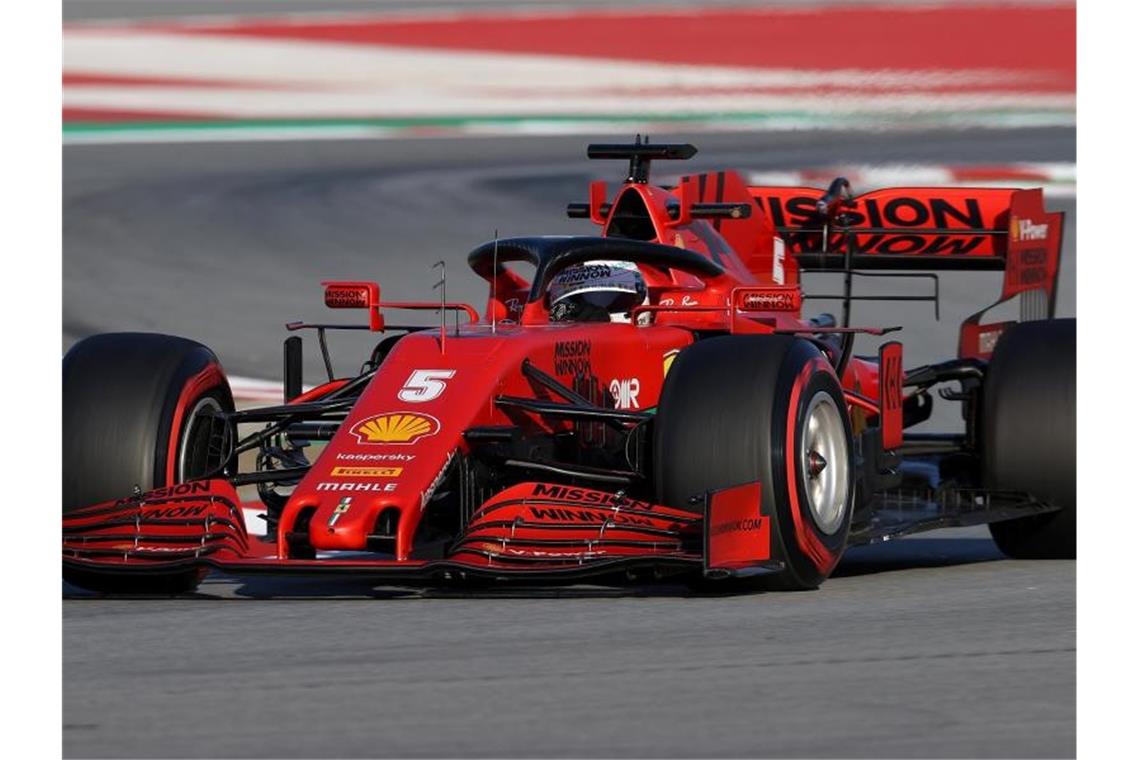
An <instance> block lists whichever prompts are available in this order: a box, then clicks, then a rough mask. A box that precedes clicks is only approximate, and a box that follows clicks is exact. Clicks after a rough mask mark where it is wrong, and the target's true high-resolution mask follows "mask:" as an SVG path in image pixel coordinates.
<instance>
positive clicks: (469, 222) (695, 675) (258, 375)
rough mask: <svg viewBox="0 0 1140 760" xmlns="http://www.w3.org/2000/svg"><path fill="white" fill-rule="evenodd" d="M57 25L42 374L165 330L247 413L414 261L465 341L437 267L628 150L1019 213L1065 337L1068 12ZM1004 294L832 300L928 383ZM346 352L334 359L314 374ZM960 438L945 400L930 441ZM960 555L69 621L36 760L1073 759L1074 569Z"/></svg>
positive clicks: (473, 293)
mask: <svg viewBox="0 0 1140 760" xmlns="http://www.w3.org/2000/svg"><path fill="white" fill-rule="evenodd" d="M63 14H64V29H63V42H64V57H63V82H64V96H63V118H64V128H63V166H64V176H63V195H64V201H63V203H64V208H63V224H64V230H63V232H64V237H63V244H64V250H63V297H64V299H63V301H64V314H63V317H64V320H63V321H64V334H63V349H64V350H66V349H67V348H68V347H69V346H70V345H71V344H72V343H74V342H75V341H76V340H78V339H80V338H82V337H84V336H86V335H90V334H93V333H97V332H104V331H113V330H143V331H156V332H166V333H172V334H177V335H184V336H186V337H190V338H194V339H197V340H199V341H201V342H203V343H206V344H207V345H209V346H211V347H212V348H213V349H214V350H215V351H216V352H217V354H218V355H219V357H220V358H221V360H222V363H223V365H224V366H225V368H226V369H227V371H228V372H229V373H230V374H231V375H232V376H234V382H235V389H236V390H237V391H238V392H239V395H240V396H241V397H242V398H243V399H244V400H246V401H253V400H268V399H271V398H272V397H273V396H274V395H275V394H279V391H278V390H277V388H278V385H279V382H280V376H281V341H282V340H283V339H284V338H285V337H286V335H287V333H286V332H285V330H284V323H285V322H287V321H290V320H294V319H299V318H307V319H320V318H327V317H328V316H329V315H328V314H327V312H326V310H325V309H324V306H323V305H322V300H321V288H320V285H319V283H320V281H321V280H322V279H330V278H344V279H367V280H377V281H379V282H380V283H381V287H382V289H383V293H384V295H385V296H386V297H389V298H399V299H409V300H411V299H428V298H433V297H434V293H433V291H432V289H431V286H432V284H433V283H434V282H435V281H436V279H437V278H438V271H433V270H432V269H431V267H432V264H434V263H435V262H436V261H439V260H441V259H442V260H444V261H445V262H447V264H448V270H447V271H448V294H449V297H452V298H455V299H458V300H465V301H469V302H471V303H473V304H476V305H477V306H479V307H480V308H481V306H482V304H483V302H484V299H485V295H486V294H485V285H484V284H483V283H482V281H481V280H479V279H477V278H476V277H475V276H474V275H473V274H471V273H470V272H468V271H467V270H466V265H465V260H466V254H467V252H468V251H469V250H470V249H472V248H474V247H475V246H476V245H478V244H479V243H481V242H483V241H485V240H488V239H490V238H491V237H492V236H493V235H494V234H495V233H496V231H497V232H498V234H499V235H500V236H504V237H505V236H512V235H523V234H563V233H578V234H591V233H592V232H593V230H594V228H593V227H592V226H591V225H590V224H589V223H588V222H586V221H582V220H570V219H567V218H566V217H565V204H566V203H567V202H571V201H584V200H586V188H587V184H588V182H589V181H590V180H592V179H606V180H608V181H612V182H615V183H616V182H618V181H620V180H621V179H622V178H623V176H624V174H623V170H624V167H623V166H621V165H616V164H612V163H608V162H607V163H599V162H590V161H587V160H586V157H585V145H586V143H587V142H589V141H591V140H605V141H617V140H622V141H625V140H628V139H631V138H632V137H633V135H634V134H636V133H640V134H643V135H644V134H648V135H650V136H651V137H652V138H653V140H654V141H670V142H692V143H694V144H696V145H697V146H698V148H699V149H700V153H699V154H698V155H697V157H696V158H695V159H694V160H693V161H692V162H690V163H689V164H687V165H686V167H685V171H688V170H690V169H714V168H717V169H719V168H732V169H737V170H739V171H740V172H742V173H743V174H744V175H745V176H748V177H752V178H754V179H756V180H757V181H764V182H771V183H778V182H788V183H795V184H809V185H816V186H819V187H825V186H826V184H827V183H828V181H829V180H830V179H831V178H832V177H834V176H837V175H841V174H842V175H844V176H847V177H849V178H850V179H851V180H852V183H853V185H854V187H855V190H856V192H860V191H863V190H869V189H872V188H875V187H881V186H886V185H927V184H930V185H946V184H971V185H976V184H995V185H1002V186H1010V185H1012V186H1022V187H1038V186H1040V187H1044V188H1045V192H1046V205H1047V207H1048V208H1050V209H1052V210H1062V211H1065V212H1067V214H1068V217H1067V220H1066V240H1065V245H1064V252H1063V258H1062V261H1063V270H1062V275H1061V281H1060V298H1059V314H1060V315H1061V316H1071V315H1074V314H1075V309H1076V303H1075V271H1076V269H1075V268H1076V261H1077V257H1078V254H1079V252H1078V251H1077V249H1076V244H1075V235H1074V231H1075V227H1076V221H1077V218H1076V200H1075V198H1076V170H1075V156H1076V145H1075V125H1076V117H1075V81H1076V37H1075V27H1076V12H1075V6H1074V4H1073V3H1072V2H1053V1H1035V0H1017V1H1015V2H1004V1H1002V2H999V1H998V0H993V1H992V2H991V1H987V0H979V1H978V2H964V1H961V2H959V1H949V0H947V1H944V2H939V3H936V4H931V3H926V2H908V1H907V0H873V1H868V2H861V1H859V0H846V1H844V0H799V1H795V0H781V1H780V2H728V1H727V0H726V1H725V2H696V1H694V0H688V1H684V2H682V1H680V0H678V1H675V2H673V1H670V0H653V1H651V2H643V1H641V0H576V1H573V0H551V1H550V2H547V1H545V0H525V1H524V0H451V1H447V0H439V1H436V0H423V1H422V2H415V1H412V0H387V1H386V0H358V1H357V2H344V1H340V0H329V1H327V2H318V1H316V0H232V1H228V2H226V1H223V0H64V3H63ZM655 171H656V172H658V175H657V176H659V177H660V178H661V179H663V180H666V179H668V177H669V175H670V173H671V172H672V174H673V175H674V176H675V175H676V173H677V172H678V171H679V170H678V169H677V168H676V167H671V166H667V165H660V164H659V165H658V166H656V167H655ZM807 286H808V288H809V290H811V289H815V290H817V291H824V290H828V291H829V292H834V291H833V290H831V288H833V287H834V284H833V283H829V282H827V280H826V279H825V278H822V277H819V276H816V278H815V279H813V280H811V281H809V282H808V283H807ZM864 287H865V290H864V292H874V290H873V288H874V286H873V285H866V286H864ZM891 287H892V290H895V289H896V288H897V285H895V284H893V283H892V284H891ZM999 290H1000V274H998V273H981V274H957V273H948V274H946V275H944V276H943V278H942V296H943V302H942V319H941V320H940V321H935V319H934V314H933V309H932V308H931V306H930V305H929V304H905V303H904V304H899V303H894V304H874V303H858V304H856V305H855V307H854V311H853V323H854V324H869V325H882V324H892V325H894V324H897V325H904V326H905V328H906V329H905V330H904V332H903V333H902V340H903V341H904V343H905V346H906V357H905V358H906V364H907V365H908V366H914V365H917V364H921V363H925V362H928V361H933V360H938V359H940V358H945V357H947V356H950V355H952V354H953V352H954V351H955V347H956V336H957V326H958V323H959V322H960V321H961V319H962V318H963V317H965V316H966V315H968V314H970V313H972V312H974V311H976V310H978V309H980V308H982V307H984V306H986V305H988V304H989V303H991V302H992V301H994V300H996V298H997V295H998V292H999ZM896 292H897V291H896ZM809 303H810V304H811V308H812V310H813V311H826V310H837V309H838V304H825V303H822V302H818V301H812V302H809ZM334 316H343V315H334ZM426 321H427V322H430V321H431V319H430V318H428V319H427V320H426ZM370 342H371V341H370V338H369V336H367V335H364V336H359V335H350V336H342V335H335V336H332V338H331V346H332V351H333V359H334V362H335V363H336V367H337V369H338V371H339V372H341V373H349V372H354V371H355V370H356V369H357V368H358V366H359V364H360V362H361V361H362V360H363V359H364V358H365V357H366V356H367V352H368V350H369V349H370V347H371V346H370ZM861 348H864V349H870V348H873V346H867V345H864V346H862V347H861ZM306 351H307V355H306V360H307V363H306V379H307V380H308V381H310V382H316V381H318V380H319V379H320V376H321V374H322V372H323V370H322V369H321V364H320V360H319V356H318V353H317V351H316V350H315V346H311V345H309V346H307V347H306ZM957 415H958V410H957V407H956V406H955V405H951V404H943V405H942V407H941V409H940V410H939V411H936V415H935V417H934V419H933V420H932V421H931V422H930V423H928V425H929V426H933V427H936V428H938V429H947V428H953V427H955V426H957V425H959V424H960V420H959V419H958V416H957ZM955 535H962V534H955ZM964 535H965V536H966V537H965V538H955V539H946V538H942V537H940V536H939V535H938V534H934V535H933V536H931V537H924V538H921V539H919V538H916V539H913V540H907V541H902V542H899V543H898V545H891V546H883V547H874V548H871V549H867V550H856V551H854V552H852V553H850V556H849V557H848V558H847V559H845V561H844V564H843V565H841V567H840V570H839V572H838V573H837V577H836V578H834V579H832V580H831V581H830V582H829V583H828V585H827V586H826V587H825V589H826V591H823V592H819V593H817V594H808V595H791V596H790V597H789V596H783V597H780V598H773V597H771V596H769V597H766V598H749V599H727V600H723V599H722V600H716V599H711V600H709V599H705V600H684V601H680V600H676V599H660V598H656V599H639V598H621V599H617V600H611V599H605V600H603V601H598V600H597V599H596V598H594V599H586V600H570V599H555V600H550V601H543V600H537V601H536V600H524V601H518V602H510V601H501V600H500V601H495V602H490V601H488V600H485V599H483V600H477V601H473V602H468V601H450V602H435V603H434V604H435V606H432V605H431V604H430V603H429V604H427V605H425V606H416V607H411V608H409V607H408V606H406V605H405V606H403V607H400V606H398V605H396V606H389V605H382V606H384V607H385V609H384V610H383V611H382V612H381V611H377V610H375V609H369V608H367V607H363V608H362V607H359V606H358V607H351V608H350V607H344V606H341V607H337V606H324V607H320V608H319V609H318V608H315V607H309V606H303V605H302V606H295V607H288V606H278V605H272V606H262V607H258V608H254V609H255V610H256V613H255V614H250V613H249V612H244V611H240V610H239V611H234V610H233V608H232V607H226V606H224V605H222V606H217V607H214V606H211V607H209V608H207V609H208V610H209V615H208V616H207V617H208V624H207V622H206V618H203V617H201V615H202V612H201V609H203V608H195V609H190V608H187V607H185V606H176V607H171V606H169V603H162V602H156V603H140V604H126V603H122V602H119V603H111V602H108V603H105V604H103V603H101V605H83V604H82V603H73V606H71V607H68V608H66V611H65V622H64V628H65V647H64V651H65V730H64V737H65V752H66V753H67V754H69V755H76V754H78V755H85V756H91V755H96V756H100V755H112V756H116V755H117V756H123V755H141V756H160V755H163V754H166V753H174V754H180V755H182V756H187V755H189V756H199V755H214V754H220V755H223V756H256V755H257V754H269V755H272V756H293V755H302V756H368V755H377V754H398V755H403V756H412V755H419V754H424V753H426V754H433V755H440V754H442V755H457V754H470V753H475V754H489V755H491V756H506V755H519V754H524V755H531V756H533V755H545V754H559V755H578V756H582V755H597V754H602V755H621V754H635V755H636V754H640V755H646V754H647V755H654V756H666V755H687V756H706V755H735V756H741V755H756V754H775V755H780V756H799V755H809V756H837V755H838V756H855V755H863V754H869V755H873V756H932V755H937V756H977V755H994V756H1034V755H1061V756H1064V755H1071V754H1072V753H1073V751H1074V748H1075V744H1074V742H1075V739H1074V737H1075V724H1074V694H1073V684H1074V682H1075V669H1074V662H1075V633H1074V625H1075V622H1074V610H1075V602H1074V589H1073V576H1074V572H1075V571H1074V566H1073V563H1039V564H1032V565H1030V564H1027V563H1013V562H992V561H991V560H996V559H999V558H1000V555H999V554H998V553H997V552H996V550H995V549H994V547H993V545H992V543H991V542H990V540H989V539H988V537H987V536H988V534H986V532H985V530H984V529H982V530H981V531H974V532H972V533H971V532H968V531H967V532H966V533H965V534H964ZM941 565H953V566H954V567H951V568H947V567H939V569H938V570H937V571H936V572H933V573H931V572H930V571H929V570H928V569H929V568H931V567H935V566H941ZM884 570H891V571H892V572H883V571H884ZM210 588H211V587H210V586H209V585H208V586H207V587H206V589H207V592H209V591H210ZM213 588H214V593H217V594H220V595H222V596H226V595H229V596H233V595H238V596H241V595H254V596H256V595H257V594H258V591H257V590H256V589H253V590H252V591H251V590H242V589H238V590H237V591H236V592H235V591H234V590H233V589H232V588H231V587H228V586H225V587H223V586H215V587H213ZM357 591H359V590H357ZM441 604H442V606H440V605H441ZM115 605H120V606H118V607H116V606H115ZM599 605H601V606H599ZM128 620H136V621H137V622H138V625H135V624H128V623H127V622H125V621H128ZM266 630H271V631H272V632H273V635H272V636H269V637H266V636H265V631H266ZM378 631H379V632H378ZM223 638H224V639H225V641H224V642H223V640H222V639H223ZM111 642H115V646H116V647H120V646H121V645H122V644H121V642H129V644H130V646H129V647H128V648H129V650H130V651H131V652H132V658H134V659H132V660H131V661H130V662H129V663H128V662H127V661H126V660H120V659H116V658H115V657H108V656H107V654H106V652H107V649H106V646H110V643H111ZM172 643H173V644H174V645H175V646H173V647H172V646H171V644H172ZM412 643H415V644H416V646H412ZM647 643H648V644H651V645H652V646H649V647H646V646H643V644H647ZM235 646H236V647H237V649H236V650H233V647H235ZM253 650H256V651H253ZM170 651H177V652H180V653H181V654H180V655H179V656H180V657H182V658H183V659H184V662H183V665H181V666H176V664H172V661H171V660H170V659H169V657H168V655H167V654H164V653H167V652H170ZM220 651H226V652H228V654H227V655H226V656H225V657H223V658H221V659H219V658H218V654H217V653H218V652H220ZM298 652H303V653H305V655H304V656H303V657H302V658H301V659H303V660H304V661H305V662H304V663H302V662H294V661H293V660H294V659H295V658H296V656H297V653H298ZM587 652H588V653H589V654H588V656H585V653H587ZM362 653H366V659H367V661H366V662H362V660H361V654H362ZM852 653H857V654H852ZM872 654H873V656H871V655H872ZM571 655H573V656H574V657H572V656H571ZM580 656H584V659H575V657H580ZM314 658H315V659H314ZM309 660H314V663H309ZM316 660H320V663H316V662H315V661H316ZM307 663H309V664H307ZM681 663H684V668H682V669H680V670H678V669H676V668H675V667H674V666H676V665H679V664H681ZM172 668H173V670H172ZM180 668H181V669H180ZM172 674H175V675H177V678H176V679H174V680H177V682H178V684H179V686H178V687H177V688H176V687H174V686H170V685H168V684H170V683H173V682H174V681H173V680H171V679H172V678H173V676H172ZM235 674H236V675H235ZM385 679H397V680H398V682H399V683H401V684H402V686H401V697H400V700H401V701H400V702H399V705H400V708H399V709H396V703H395V702H393V701H392V699H394V698H395V697H393V696H391V694H390V693H387V692H385V693H384V694H388V695H387V696H385V695H384V694H381V692H378V691H376V684H378V683H382V682H385ZM298 684H304V687H303V688H302V687H301V686H298ZM220 686H224V687H225V688H226V689H231V688H232V689H233V694H235V695H236V696H235V700H234V701H233V702H232V703H231V704H229V705H227V707H226V709H225V711H224V712H225V715H219V714H218V711H217V710H209V709H206V708H205V707H204V705H207V704H210V703H211V699H212V695H213V694H214V692H215V690H216V689H218V688H219V687H220ZM100 705H102V706H100ZM116 705H118V706H119V707H122V706H130V710H129V711H128V712H129V713H130V714H129V715H126V714H124V713H123V712H122V710H119V709H117V708H116ZM170 715H182V716H184V717H186V716H197V717H196V718H195V719H194V720H188V721H187V720H184V721H181V722H179V724H178V725H177V726H172V725H171V723H170V720H169V716H170ZM140 716H142V717H143V718H146V717H148V716H149V717H151V718H153V721H151V720H146V719H143V720H140V719H139V718H140ZM758 716H767V717H766V718H763V719H761V718H759V717H758ZM207 722H208V723H209V725H210V730H209V731H204V730H203V728H202V727H203V726H204V725H206V723H207ZM68 724H70V725H72V728H71V729H68V727H67V725H68ZM76 726H78V728H76ZM83 726H89V728H83ZM250 728H254V729H271V730H266V731H265V734H264V735H262V736H257V735H253V736H251V734H250V731H249V730H248V729H250ZM255 734H256V732H255Z"/></svg>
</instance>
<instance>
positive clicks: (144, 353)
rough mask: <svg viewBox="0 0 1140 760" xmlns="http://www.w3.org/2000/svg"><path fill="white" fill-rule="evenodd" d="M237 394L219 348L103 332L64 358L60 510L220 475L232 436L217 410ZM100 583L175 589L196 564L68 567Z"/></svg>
mask: <svg viewBox="0 0 1140 760" xmlns="http://www.w3.org/2000/svg"><path fill="white" fill-rule="evenodd" d="M233 409H234V402H233V396H232V395H231V393H230V387H229V382H228V381H227V380H226V376H225V372H224V371H223V370H222V367H221V364H220V363H219V362H218V358H217V357H216V356H215V355H214V353H213V352H212V351H210V349H208V348H206V347H205V346H203V345H201V344H200V343H195V342H194V341H191V340H186V339H185V338H176V337H172V336H169V335H157V334H151V333H108V334H104V335H95V336H92V337H90V338H86V339H84V340H82V341H80V342H79V343H76V344H75V345H74V346H73V347H72V348H71V350H70V351H68V352H67V355H66V356H65V357H64V360H63V431H62V432H63V513H64V514H65V515H66V514H67V513H68V512H71V511H73V510H75V509H79V508H81V507H87V506H91V505H93V504H98V503H100V502H103V501H108V500H111V499H116V498H121V497H124V496H130V495H131V494H132V493H133V492H134V491H135V489H136V488H137V489H139V490H141V491H149V490H151V489H154V488H162V487H164V486H169V485H173V484H175V483H181V482H185V481H188V480H195V479H198V478H203V477H212V476H216V475H219V474H220V473H221V471H222V470H223V468H224V467H225V465H226V463H227V461H228V459H229V457H230V448H231V445H232V440H231V438H230V435H231V432H232V430H231V428H230V426H229V424H228V423H226V422H224V421H223V420H221V419H219V418H218V416H217V415H218V414H219V413H225V412H232V411H233ZM64 578H65V580H67V581H69V582H71V583H74V584H75V585H78V586H82V587H84V588H89V589H92V590H97V591H111V592H156V591H158V592H161V591H165V592H178V591H185V590H188V589H189V588H192V587H193V586H194V585H196V584H197V582H198V580H200V578H199V576H198V574H197V573H195V572H190V573H176V574H172V575H168V576H160V577H149V576H148V577H146V578H142V579H139V578H135V579H118V578H115V577H114V576H108V577H103V576H101V575H99V574H97V573H91V572H78V571H73V572H67V573H65V574H64Z"/></svg>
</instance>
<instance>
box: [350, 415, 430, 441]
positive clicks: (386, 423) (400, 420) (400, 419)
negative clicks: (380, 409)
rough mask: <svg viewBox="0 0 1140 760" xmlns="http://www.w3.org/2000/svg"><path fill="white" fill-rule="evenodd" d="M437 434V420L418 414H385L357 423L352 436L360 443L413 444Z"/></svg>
mask: <svg viewBox="0 0 1140 760" xmlns="http://www.w3.org/2000/svg"><path fill="white" fill-rule="evenodd" d="M438 432H439V420H437V419H436V418H435V417H432V416H431V415H430V414H420V413H419V412H387V413H385V414H377V415H374V416H372V417H369V418H367V419H365V420H362V421H361V422H359V423H357V425H356V427H354V428H352V433H353V435H355V436H356V439H357V440H358V441H360V442H361V443H372V444H376V443H394V444H409V443H415V442H416V441H418V440H420V439H421V438H426V437H427V436H429V435H435V434H436V433H438Z"/></svg>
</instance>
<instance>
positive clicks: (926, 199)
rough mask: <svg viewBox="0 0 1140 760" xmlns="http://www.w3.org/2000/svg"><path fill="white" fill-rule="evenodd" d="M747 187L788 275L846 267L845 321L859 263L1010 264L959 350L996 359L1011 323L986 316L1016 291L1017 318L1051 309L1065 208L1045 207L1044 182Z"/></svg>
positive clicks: (965, 326) (928, 267)
mask: <svg viewBox="0 0 1140 760" xmlns="http://www.w3.org/2000/svg"><path fill="white" fill-rule="evenodd" d="M748 192H749V194H750V195H751V196H752V198H753V200H754V201H755V202H756V203H757V205H759V206H760V208H762V209H763V210H764V211H765V213H766V214H767V216H768V217H769V218H770V219H771V221H772V223H773V227H774V228H775V231H776V233H777V235H778V236H779V237H780V238H781V239H782V240H783V242H784V246H785V249H786V251H787V253H788V254H789V255H788V256H787V259H788V267H789V268H790V269H792V270H794V271H792V272H790V273H789V274H790V275H791V276H790V277H789V280H790V281H792V282H795V281H797V280H798V273H799V272H801V271H802V272H812V271H815V272H838V273H844V274H846V275H847V277H845V283H844V294H843V296H842V298H843V299H844V314H845V320H844V322H845V323H846V315H847V313H848V311H849V305H850V301H851V300H858V297H855V296H852V294H851V279H852V276H857V275H859V274H861V273H862V272H861V271H860V270H866V271H867V272H868V274H869V273H871V272H875V271H878V272H882V271H885V270H922V271H928V272H938V271H985V270H990V271H1002V272H1004V273H1005V276H1004V279H1003V283H1002V291H1001V296H1000V298H999V299H998V300H997V301H996V302H994V303H993V304H991V305H990V306H987V307H986V308H985V309H982V310H981V311H979V312H977V313H976V314H973V315H971V316H969V317H967V318H966V320H965V321H964V322H963V323H962V328H961V331H960V333H959V344H958V355H959V356H961V357H975V358H988V357H989V355H990V354H991V353H992V352H993V348H994V345H996V343H997V338H998V337H999V336H1000V335H1001V332H1002V331H1003V330H1004V329H1005V328H1006V327H1008V326H1009V325H1010V324H1012V322H999V323H993V324H982V322H981V320H982V318H983V316H984V315H985V313H986V312H988V311H989V310H990V309H992V308H994V307H995V306H997V305H999V304H1002V303H1005V302H1006V301H1009V300H1011V299H1012V298H1014V297H1020V299H1021V302H1020V321H1023V322H1024V321H1032V320H1038V319H1050V318H1052V317H1053V316H1054V313H1055V310H1056V299H1057V277H1058V273H1059V272H1060V259H1061V241H1062V238H1063V232H1064V216H1065V215H1064V214H1063V213H1059V212H1049V211H1046V210H1045V205H1044V198H1043V196H1042V193H1041V190H1040V189H1036V190H1016V189H999V188H926V187H922V188H888V189H884V190H876V191H874V192H869V193H864V194H862V195H859V196H852V195H851V194H850V186H849V185H848V183H847V181H846V180H845V179H843V178H839V179H837V180H835V182H833V183H832V184H831V187H830V188H829V189H828V190H827V191H821V190H819V189H816V188H806V187H749V188H748ZM936 297H937V296H935V298H936ZM903 299H904V300H913V299H914V297H912V298H911V299H906V298H905V297H903Z"/></svg>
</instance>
